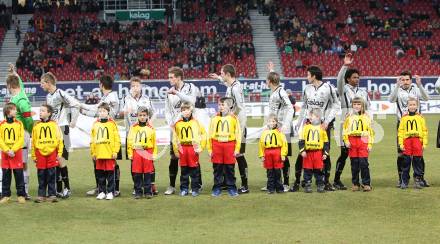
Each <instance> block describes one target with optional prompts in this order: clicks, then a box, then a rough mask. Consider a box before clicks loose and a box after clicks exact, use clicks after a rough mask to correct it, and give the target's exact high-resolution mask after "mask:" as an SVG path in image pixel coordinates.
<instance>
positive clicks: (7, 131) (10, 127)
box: [0, 119, 24, 152]
mask: <svg viewBox="0 0 440 244" xmlns="http://www.w3.org/2000/svg"><path fill="white" fill-rule="evenodd" d="M23 146H24V127H23V123H21V122H20V121H19V120H16V119H14V121H13V122H12V123H8V122H6V120H4V121H2V122H1V123H0V149H1V150H2V151H3V152H7V151H9V150H12V151H14V152H16V151H18V150H19V149H20V148H22V147H23Z"/></svg>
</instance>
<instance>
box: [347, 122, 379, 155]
mask: <svg viewBox="0 0 440 244" xmlns="http://www.w3.org/2000/svg"><path fill="white" fill-rule="evenodd" d="M350 136H360V137H363V138H367V142H368V148H370V149H371V147H372V145H373V142H374V132H373V129H372V128H371V118H370V116H368V115H366V114H362V115H355V114H351V115H348V116H347V118H345V121H344V126H343V138H344V143H345V144H348V143H349V139H348V138H349V137H350Z"/></svg>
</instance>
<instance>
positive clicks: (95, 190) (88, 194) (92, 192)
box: [86, 188, 98, 196]
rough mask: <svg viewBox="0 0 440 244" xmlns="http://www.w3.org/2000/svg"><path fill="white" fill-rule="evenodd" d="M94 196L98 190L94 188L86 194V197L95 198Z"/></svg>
mask: <svg viewBox="0 0 440 244" xmlns="http://www.w3.org/2000/svg"><path fill="white" fill-rule="evenodd" d="M96 194H98V189H97V188H94V189H92V190H90V191H88V192H86V195H87V196H95V195H96Z"/></svg>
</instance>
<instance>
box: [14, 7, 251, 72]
mask: <svg viewBox="0 0 440 244" xmlns="http://www.w3.org/2000/svg"><path fill="white" fill-rule="evenodd" d="M183 2H186V3H187V4H191V6H192V7H194V4H196V3H198V2H197V1H183ZM213 2H214V3H216V4H217V5H216V6H218V9H221V8H222V7H223V5H222V4H226V3H223V2H221V3H218V2H217V1H213ZM199 4H200V3H199ZM228 4H231V5H229V8H228V9H232V10H234V12H232V13H233V14H232V15H229V16H228V15H227V16H223V15H222V14H216V15H214V16H211V17H210V21H208V22H203V26H202V27H203V28H198V29H194V30H188V28H186V29H182V28H180V27H181V26H190V23H191V22H190V23H189V24H187V23H182V24H175V25H174V26H169V25H167V24H165V23H163V22H161V21H139V22H132V23H130V24H122V23H120V22H118V21H117V20H111V21H108V22H105V21H101V20H99V19H98V18H97V17H96V11H97V10H98V9H95V8H94V5H90V4H89V5H84V4H82V5H74V6H70V5H69V6H68V7H67V6H65V7H62V6H39V7H38V10H36V14H35V15H34V17H33V18H32V19H31V20H29V29H28V31H27V35H26V37H25V40H24V43H23V49H22V50H21V52H20V54H19V58H18V60H17V63H16V65H17V68H21V69H26V70H30V71H31V72H32V73H33V75H34V77H35V78H38V77H39V76H40V75H41V74H42V73H43V72H46V71H48V70H54V69H55V70H56V69H58V68H63V67H64V66H65V65H66V64H69V65H70V64H72V65H74V66H75V67H76V68H77V69H79V71H80V73H81V74H82V73H84V72H93V73H94V74H95V76H96V75H99V73H100V72H102V71H104V70H106V71H107V70H109V69H110V70H114V69H115V68H116V67H123V68H124V70H123V71H120V72H117V71H115V72H114V75H115V76H117V77H121V78H126V77H130V76H133V75H140V74H141V75H142V72H141V71H142V70H144V71H145V70H148V72H147V73H148V75H145V76H146V77H148V76H149V74H150V72H152V71H153V70H151V67H148V65H145V62H149V61H154V62H158V61H164V62H166V63H167V64H171V65H177V66H180V67H182V68H184V69H193V70H204V69H209V72H215V71H216V69H217V68H218V65H220V64H223V62H224V61H225V60H224V57H233V58H234V59H235V60H242V58H243V57H247V56H249V55H254V53H255V49H254V46H253V44H252V38H251V35H252V28H251V24H250V18H249V15H248V10H247V4H246V1H244V0H240V1H237V2H236V3H235V1H230V2H228ZM54 9H57V10H58V11H64V12H66V13H67V16H65V14H62V15H60V17H59V18H53V17H52V16H50V14H47V13H48V12H53V11H54ZM191 9H192V10H191V11H194V9H193V8H191ZM191 11H188V14H189V15H193V14H192V12H191ZM87 13H88V14H87ZM73 15H75V18H69V17H70V16H73ZM186 20H187V21H194V20H193V19H191V18H188V17H186ZM199 23H200V22H199ZM245 37H247V38H245ZM153 72H154V71H153Z"/></svg>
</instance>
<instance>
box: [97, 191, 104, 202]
mask: <svg viewBox="0 0 440 244" xmlns="http://www.w3.org/2000/svg"><path fill="white" fill-rule="evenodd" d="M104 198H105V193H104V192H100V193H99V194H98V196H97V197H96V199H98V200H103V199H104Z"/></svg>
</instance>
